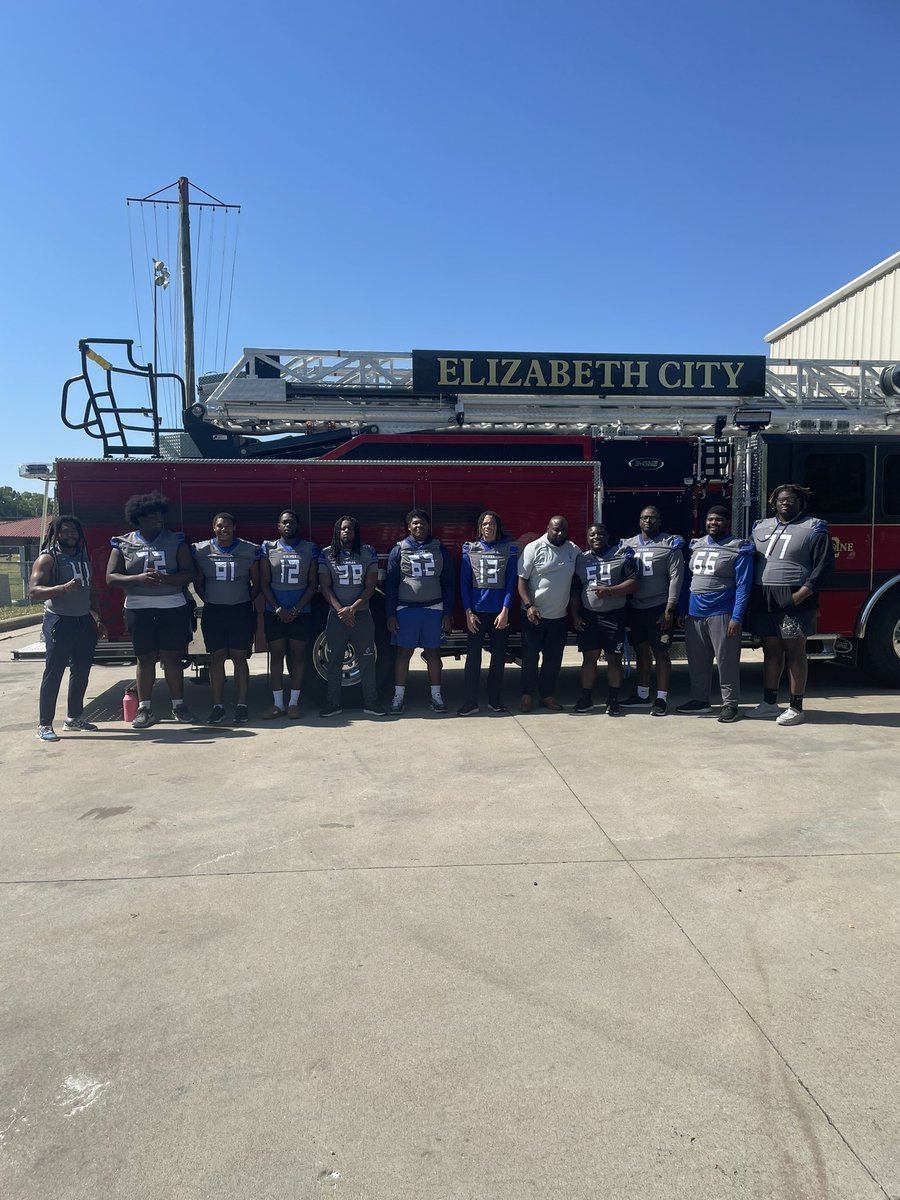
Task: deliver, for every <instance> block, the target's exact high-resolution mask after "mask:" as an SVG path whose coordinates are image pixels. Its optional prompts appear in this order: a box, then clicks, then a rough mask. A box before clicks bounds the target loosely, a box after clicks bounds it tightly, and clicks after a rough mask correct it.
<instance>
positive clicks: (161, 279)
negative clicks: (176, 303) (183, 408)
mask: <svg viewBox="0 0 900 1200" xmlns="http://www.w3.org/2000/svg"><path fill="white" fill-rule="evenodd" d="M168 286H169V268H168V267H167V266H166V264H165V263H164V262H163V261H162V259H161V258H154V260H153V374H154V375H155V374H156V366H157V360H158V356H159V346H158V344H157V336H156V297H157V295H158V294H159V289H160V288H163V289H165V288H167V287H168Z"/></svg>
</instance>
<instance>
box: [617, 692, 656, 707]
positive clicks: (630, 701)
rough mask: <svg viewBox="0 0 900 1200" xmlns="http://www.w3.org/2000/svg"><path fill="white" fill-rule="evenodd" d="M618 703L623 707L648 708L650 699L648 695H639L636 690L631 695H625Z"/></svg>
mask: <svg viewBox="0 0 900 1200" xmlns="http://www.w3.org/2000/svg"><path fill="white" fill-rule="evenodd" d="M619 703H620V704H621V705H622V707H623V708H649V707H650V704H651V701H650V697H649V696H639V695H638V694H637V692H635V693H634V695H633V696H626V697H625V699H624V700H620V701H619Z"/></svg>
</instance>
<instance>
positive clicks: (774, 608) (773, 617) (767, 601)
mask: <svg viewBox="0 0 900 1200" xmlns="http://www.w3.org/2000/svg"><path fill="white" fill-rule="evenodd" d="M808 496H809V490H808V489H807V488H804V487H800V486H799V485H798V484H796V483H783V484H781V485H780V486H779V487H777V488H776V489H775V490H774V492H772V494H771V495H770V496H769V507H770V508H771V509H773V510H774V513H775V516H774V517H766V518H765V520H763V521H757V522H756V524H755V525H754V526H753V541H754V544H755V547H756V568H755V582H756V584H757V587H756V588H755V589H754V590H755V597H754V606H753V610H754V616H753V631H754V633H756V634H758V636H759V637H760V638H761V639H762V647H763V698H762V703H761V704H759V705H758V706H757V707H756V709H754V711H753V713H752V714H751V715H752V716H754V717H775V719H776V724H778V725H801V724H802V723H803V721H804V720H805V717H804V714H803V693H804V692H805V691H806V675H807V670H808V665H807V659H806V639H807V638H808V637H810V636H811V635H812V634H813V633H815V629H816V610H817V609H818V605H819V590H820V589H821V587H822V584H823V582H824V581H825V579H826V577H827V576H828V574H829V573H830V571H831V569H832V567H833V566H834V551H833V549H832V546H831V538H830V536H829V534H828V526H827V524H826V523H825V522H824V521H820V520H819V518H818V517H811V516H809V514H808V513H807V511H806V502H807V497H808ZM785 662H787V673H788V682H789V684H790V702H789V705H788V707H787V708H786V709H785V710H784V711H783V712H782V711H781V709H780V708H779V707H778V703H777V701H778V685H779V683H780V681H781V676H782V673H783V672H784V667H785Z"/></svg>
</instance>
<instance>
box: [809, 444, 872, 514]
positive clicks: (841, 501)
mask: <svg viewBox="0 0 900 1200" xmlns="http://www.w3.org/2000/svg"><path fill="white" fill-rule="evenodd" d="M803 483H804V485H805V486H806V487H808V488H809V489H810V490H811V492H812V495H811V496H810V501H809V503H810V510H811V511H814V512H816V513H817V514H818V512H819V510H820V509H821V510H822V515H823V516H827V517H832V516H834V517H850V516H854V517H855V516H862V515H863V514H864V513H865V511H866V458H865V455H863V454H853V453H847V452H829V453H825V454H808V455H807V456H806V459H805V461H804V463H803Z"/></svg>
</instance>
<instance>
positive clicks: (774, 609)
mask: <svg viewBox="0 0 900 1200" xmlns="http://www.w3.org/2000/svg"><path fill="white" fill-rule="evenodd" d="M818 601H819V598H818V596H817V595H816V594H815V593H813V595H812V596H807V598H806V599H805V600H804V601H803V602H802V603H801V604H794V603H792V601H791V588H789V587H786V586H780V587H769V586H765V585H763V586H760V585H759V584H755V585H754V587H753V590H752V592H751V593H750V608H749V610H748V612H747V625H748V627H749V629H750V632H751V633H753V634H755V635H756V637H761V638H764V637H769V638H781V639H782V640H784V639H789V638H806V637H812V636H813V634H814V633H815V632H816V618H817V617H818V615H819V614H818V608H817V605H818Z"/></svg>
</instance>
